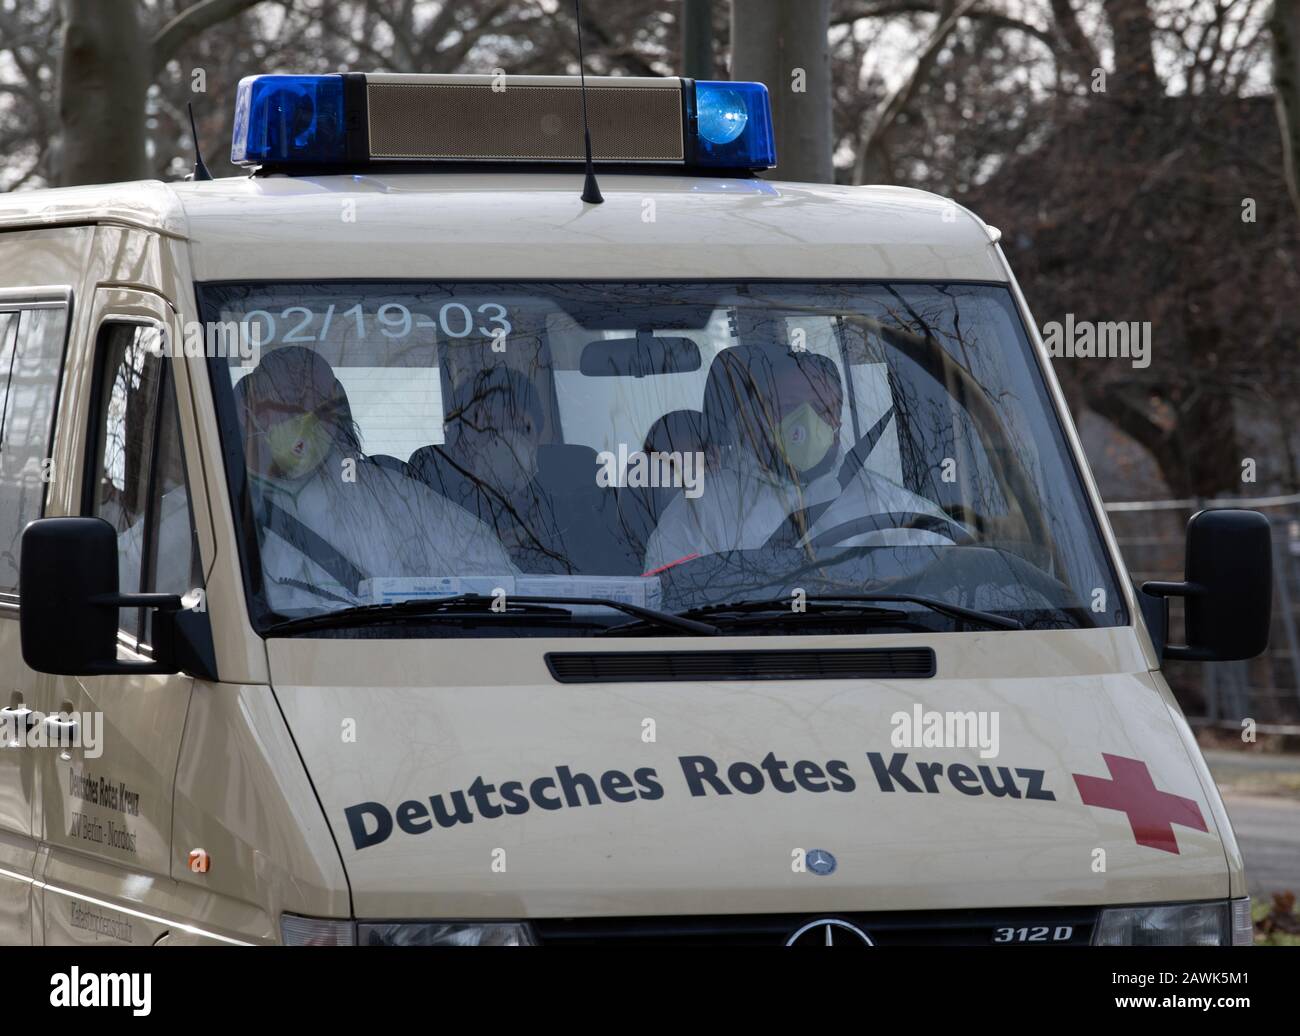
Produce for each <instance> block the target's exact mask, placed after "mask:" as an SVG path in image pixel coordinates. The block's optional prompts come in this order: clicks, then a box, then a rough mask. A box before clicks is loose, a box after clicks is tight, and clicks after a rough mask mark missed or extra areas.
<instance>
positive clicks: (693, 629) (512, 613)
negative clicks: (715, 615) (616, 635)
mask: <svg viewBox="0 0 1300 1036" xmlns="http://www.w3.org/2000/svg"><path fill="white" fill-rule="evenodd" d="M499 600H500V598H497V597H494V596H489V595H488V594H456V595H455V596H453V597H442V598H435V599H433V600H427V599H418V600H411V601H394V602H393V603H391V604H359V605H355V606H353V607H351V608H340V609H338V610H336V611H329V612H321V613H320V614H319V615H306V616H303V617H302V618H298V619H285V620H284V621H283V622H277V623H274V624H273V625H271V626H269V627H268V628H267V629H266V630H265V633H266V634H268V635H275V634H281V633H299V632H302V631H305V630H316V629H344V628H347V627H349V626H374V625H383V624H384V623H385V622H392V621H394V620H401V619H407V618H420V619H449V620H453V621H464V620H465V619H467V618H473V619H476V620H477V619H488V620H505V619H512V620H518V619H530V618H538V619H542V620H546V619H572V618H573V612H572V611H570V610H569V609H567V608H552V607H545V606H546V605H554V604H585V605H599V606H603V607H606V608H612V609H613V610H614V611H620V612H624V613H626V614H628V615H633V616H635V617H636V618H637V619H638V620H640V621H641V622H644V623H646V624H647V625H651V626H662V627H665V628H667V629H674V630H679V631H681V632H683V633H691V634H695V635H697V636H701V635H711V634H716V633H719V632H720V630H719V629H718V627H716V626H711V625H709V624H708V623H707V622H698V621H696V620H695V619H692V618H690V617H689V616H681V615H672V614H670V613H668V612H660V611H655V610H654V609H653V608H642V607H641V606H640V605H637V604H626V603H624V602H623V601H614V600H610V599H609V598H605V597H563V596H558V595H557V596H553V597H551V596H548V597H533V596H529V597H514V596H510V595H507V596H506V598H505V601H504V604H505V609H504V610H501V611H495V610H493V605H494V604H496V603H497V602H498V601H499Z"/></svg>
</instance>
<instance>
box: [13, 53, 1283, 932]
mask: <svg viewBox="0 0 1300 1036" xmlns="http://www.w3.org/2000/svg"><path fill="white" fill-rule="evenodd" d="M585 117H586V119H587V120H588V122H589V126H590V139H591V147H592V149H593V153H594V158H595V172H596V180H595V181H590V180H589V181H588V182H587V183H586V185H585V186H584V178H583V170H584V165H583V162H582V159H583V157H584V156H583V148H582V140H583V136H582V124H583V118H584V107H583V91H582V89H581V87H580V83H579V82H578V80H576V79H570V78H555V79H542V78H517V77H510V78H500V77H455V78H448V77H421V76H393V75H359V74H346V75H326V76H257V77H253V78H250V79H247V80H245V81H244V82H243V83H242V84H241V85H240V90H239V95H238V107H237V117H236V129H235V139H234V147H233V158H234V160H235V162H236V163H238V164H241V165H243V166H246V167H247V168H248V170H249V175H247V176H243V177H236V178H230V179H220V180H211V179H207V178H205V179H193V180H191V181H189V182H184V183H171V184H163V183H133V184H118V185H113V186H106V187H91V188H74V189H63V190H47V191H40V192H33V193H26V194H14V195H9V196H6V197H4V198H3V199H0V415H2V417H0V674H2V675H3V681H2V684H3V685H2V686H0V697H2V699H3V711H2V712H0V725H2V729H3V735H4V737H3V742H2V745H3V747H0V939H3V941H5V942H8V943H24V944H27V943H30V944H69V943H73V944H82V945H96V944H98V945H122V944H153V945H159V944H166V945H176V944H193V943H200V944H220V943H227V944H229V943H236V944H268V943H289V944H359V945H391V944H397V945H412V946H415V945H484V944H496V945H510V944H524V945H537V944H540V945H547V944H576V943H606V942H611V943H612V942H638V943H647V944H669V943H692V942H694V943H701V942H710V943H720V944H729V943H752V944H760V945H772V946H779V945H790V944H794V945H800V944H814V945H826V944H830V945H849V946H880V947H887V946H895V945H919V944H939V943H943V944H970V945H987V946H998V945H1007V944H1020V943H1030V944H1043V945H1053V944H1055V945H1075V944H1094V945H1118V944H1143V945H1174V944H1197V945H1207V944H1208V945H1213V944H1223V945H1228V944H1240V943H1248V942H1249V941H1250V937H1251V925H1250V917H1249V900H1248V899H1247V897H1246V885H1245V881H1244V878H1243V871H1242V861H1241V855H1240V852H1239V850H1238V847H1237V843H1236V841H1235V839H1234V837H1233V833H1232V829H1231V826H1230V825H1229V822H1228V818H1227V815H1226V814H1225V812H1224V808H1223V804H1222V802H1221V801H1220V798H1219V795H1218V792H1217V791H1216V789H1215V786H1214V783H1213V781H1212V780H1211V777H1210V774H1209V773H1208V771H1207V769H1206V766H1205V763H1204V761H1203V760H1202V758H1201V754H1200V752H1199V751H1198V749H1197V746H1196V743H1195V742H1194V740H1193V738H1192V735H1191V732H1190V730H1189V728H1188V725H1187V723H1186V721H1185V720H1184V717H1183V715H1182V712H1181V711H1180V709H1179V706H1178V704H1177V702H1176V701H1175V700H1174V697H1173V696H1172V694H1171V693H1170V690H1169V687H1168V685H1167V684H1166V682H1165V680H1164V679H1163V678H1162V677H1161V674H1160V666H1161V661H1162V659H1164V658H1186V659H1199V660H1205V661H1212V660H1222V659H1240V658H1246V657H1250V656H1252V655H1255V654H1257V653H1259V652H1260V651H1261V650H1262V649H1263V648H1264V646H1265V643H1266V639H1267V629H1268V620H1269V600H1270V560H1269V558H1270V554H1269V529H1268V523H1267V522H1266V521H1265V520H1264V519H1263V518H1262V517H1261V516H1259V515H1257V514H1254V513H1252V512H1245V511H1206V512H1203V513H1201V514H1199V515H1197V516H1196V517H1195V518H1194V519H1193V520H1192V522H1191V523H1190V525H1189V528H1188V533H1187V535H1188V547H1187V567H1186V575H1185V577H1186V582H1183V583H1163V584H1147V585H1146V587H1145V588H1143V589H1141V590H1139V589H1138V588H1136V587H1134V586H1133V585H1131V584H1130V582H1129V581H1128V580H1127V579H1126V578H1125V575H1124V567H1123V564H1122V561H1121V558H1120V555H1119V553H1118V550H1117V547H1116V543H1115V539H1114V536H1113V534H1112V533H1111V531H1110V529H1109V527H1108V525H1107V522H1106V518H1105V515H1104V513H1103V511H1102V508H1101V505H1100V501H1099V498H1098V494H1097V489H1096V486H1095V484H1094V482H1093V480H1092V477H1091V475H1090V474H1089V471H1088V467H1087V465H1086V463H1085V461H1084V458H1083V455H1082V453H1081V451H1080V447H1079V440H1078V437H1077V435H1076V433H1075V431H1074V429H1073V427H1072V425H1071V422H1070V419H1069V416H1068V413H1067V410H1066V407H1065V405H1064V402H1063V399H1062V395H1061V392H1060V389H1059V387H1058V384H1057V381H1056V379H1055V377H1054V376H1053V373H1052V369H1051V366H1050V360H1049V356H1048V353H1047V351H1046V349H1045V348H1044V345H1043V342H1042V340H1041V338H1040V336H1039V334H1038V332H1037V331H1036V330H1035V323H1034V321H1033V319H1032V318H1031V316H1030V314H1029V312H1028V309H1027V307H1026V304H1025V299H1024V297H1023V296H1022V294H1021V293H1020V290H1019V288H1018V287H1017V285H1016V282H1015V279H1014V278H1013V276H1012V274H1011V272H1010V270H1009V269H1008V267H1007V264H1006V262H1005V260H1004V258H1003V255H1002V252H1001V251H1000V249H999V247H998V236H999V235H998V232H997V231H996V230H995V229H993V228H992V227H989V226H987V225H986V224H984V223H983V222H982V221H981V220H979V219H978V218H977V217H975V216H973V215H972V214H971V213H970V212H968V211H966V210H964V209H963V208H961V207H960V206H957V205H955V204H953V203H951V202H949V201H946V200H944V199H942V198H938V197H934V196H932V195H929V194H925V193H921V192H918V191H914V190H907V189H902V188H897V187H837V186H820V185H809V184H794V183H781V182H773V181H769V180H766V179H762V178H760V177H759V176H758V175H757V174H758V172H759V171H761V170H763V169H765V168H769V167H771V166H772V165H773V164H774V161H775V155H774V151H773V137H772V129H771V118H770V113H769V107H768V99H767V94H766V92H765V90H764V88H763V87H762V86H761V85H758V84H752V83H733V82H696V81H691V80H684V79H662V80H658V79H654V80H652V79H595V78H593V79H589V80H588V81H587V85H586V110H585ZM1157 348H1158V343H1157ZM1169 597H1176V598H1182V604H1181V605H1180V612H1181V614H1182V616H1183V618H1182V621H1181V622H1180V623H1177V624H1176V628H1177V629H1178V630H1179V634H1178V636H1177V638H1176V639H1177V640H1179V641H1181V642H1180V643H1173V642H1171V640H1170V637H1169V634H1168V626H1169V623H1168V598H1169ZM1184 628H1185V635H1184V634H1183V633H1182V632H1181V631H1182V630H1183V629H1184Z"/></svg>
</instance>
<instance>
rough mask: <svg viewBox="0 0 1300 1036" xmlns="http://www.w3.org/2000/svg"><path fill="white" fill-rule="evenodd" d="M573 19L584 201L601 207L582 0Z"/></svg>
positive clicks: (575, 6) (578, 0) (576, 4)
mask: <svg viewBox="0 0 1300 1036" xmlns="http://www.w3.org/2000/svg"><path fill="white" fill-rule="evenodd" d="M573 17H574V20H575V21H576V22H577V23H578V77H579V79H580V80H581V81H582V139H583V142H584V144H585V145H586V148H587V177H586V179H585V180H584V181H583V183H582V200H583V201H585V202H586V203H587V204H588V205H599V204H601V203H602V202H603V201H604V200H605V199H604V197H603V196H602V195H601V193H600V186H599V185H598V184H597V183H596V167H595V166H594V165H592V162H591V127H590V125H588V123H587V67H586V66H587V63H586V61H585V60H584V58H583V55H582V0H573Z"/></svg>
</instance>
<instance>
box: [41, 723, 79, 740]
mask: <svg viewBox="0 0 1300 1036" xmlns="http://www.w3.org/2000/svg"><path fill="white" fill-rule="evenodd" d="M78 726H79V724H78V722H77V720H76V719H75V718H71V717H70V718H68V719H61V718H60V717H58V716H46V717H45V730H46V732H47V733H48V734H49V736H50V738H51V740H52V743H53V744H56V745H73V744H76V741H77V729H78ZM65 738H66V740H65ZM55 739H57V740H55Z"/></svg>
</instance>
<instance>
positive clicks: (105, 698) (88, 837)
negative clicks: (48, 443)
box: [40, 289, 202, 945]
mask: <svg viewBox="0 0 1300 1036" xmlns="http://www.w3.org/2000/svg"><path fill="white" fill-rule="evenodd" d="M95 310H96V313H95V317H94V322H93V326H94V328H95V331H94V348H93V349H91V350H87V351H83V353H82V360H81V362H82V363H83V365H84V369H83V370H81V371H79V372H78V380H79V381H80V382H81V384H83V385H84V386H86V388H85V390H84V395H83V404H82V405H81V406H80V407H79V408H78V411H77V419H78V421H79V423H80V426H81V427H80V431H81V434H80V435H78V436H77V437H76V438H77V442H78V446H77V450H78V456H77V457H76V458H75V461H76V464H77V466H78V469H79V472H80V479H81V482H80V485H81V493H80V500H81V508H80V513H81V514H83V515H92V516H96V517H100V518H103V519H105V520H106V521H108V522H109V523H110V524H111V525H112V526H113V528H114V529H115V530H116V532H117V535H118V570H119V580H120V589H121V592H123V593H135V592H146V593H147V592H159V593H181V594H184V593H188V592H190V591H191V590H193V589H194V588H197V587H200V586H201V583H202V576H201V570H200V566H199V555H198V550H197V546H196V536H195V527H194V518H193V512H192V508H191V505H190V496H189V482H188V479H187V477H186V464H185V457H184V450H183V447H182V443H183V436H182V425H183V423H184V422H182V421H181V410H180V408H179V403H178V389H187V387H188V386H187V385H186V384H185V383H184V367H183V362H182V361H177V360H172V359H169V358H167V357H166V356H165V355H162V354H161V353H162V351H161V350H160V349H159V345H160V343H161V342H162V341H163V337H162V336H163V331H164V329H165V328H168V329H169V328H172V327H174V326H175V325H174V320H175V316H174V313H173V311H172V309H171V307H170V306H169V305H168V303H167V302H166V301H165V300H164V299H162V298H161V297H159V296H156V295H153V294H150V293H146V292H140V291H128V290H121V289H100V291H99V292H98V293H97V294H96V296H95ZM173 340H174V339H173ZM178 379H179V381H180V384H178ZM185 398H186V400H187V401H188V394H186V396H185ZM150 619H151V616H150V615H149V614H148V613H147V612H145V611H144V610H141V609H122V610H121V611H120V612H119V631H118V657H119V658H122V659H130V660H137V661H143V660H149V659H151V658H152V649H151V648H150V634H151V622H150ZM193 683H194V681H193V678H192V677H189V676H185V675H179V674H178V675H141V674H131V675H124V676H103V677H84V676H83V677H75V676H60V677H52V678H50V680H49V684H48V686H49V688H50V690H49V692H48V693H49V697H48V699H47V700H46V701H45V703H44V709H45V711H46V712H47V713H56V712H57V713H64V714H66V716H62V717H59V718H57V719H54V720H53V721H54V722H56V723H59V724H62V725H63V726H64V728H65V733H67V734H70V735H74V736H72V737H70V738H69V740H70V741H71V742H73V743H72V744H70V745H68V746H67V747H64V748H63V749H62V750H61V751H49V752H46V753H44V754H43V757H42V762H41V765H42V767H43V771H42V779H41V782H40V783H41V787H42V788H43V805H44V839H43V841H44V845H45V846H46V847H47V850H48V860H47V863H46V866H45V870H44V875H43V876H44V881H45V889H44V897H45V898H44V907H45V909H44V916H45V938H46V941H47V942H48V943H50V944H91V945H94V944H108V945H113V944H118V945H120V944H123V943H132V944H151V943H154V942H156V941H157V940H158V939H160V938H162V937H163V936H164V935H165V934H166V933H167V931H168V930H169V924H168V921H167V916H166V915H167V914H168V912H169V909H174V904H175V902H176V900H175V896H174V894H173V893H171V891H170V890H171V888H172V886H173V885H174V883H173V881H172V879H171V871H172V864H173V861H172V854H173V850H172V797H173V783H174V778H175V773H176V762H177V755H178V752H179V747H180V742H181V735H182V733H183V729H184V724H185V716H186V712H187V709H188V705H189V699H190V694H191V691H192V687H193ZM77 734H79V735H80V737H77V736H75V735H77Z"/></svg>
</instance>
